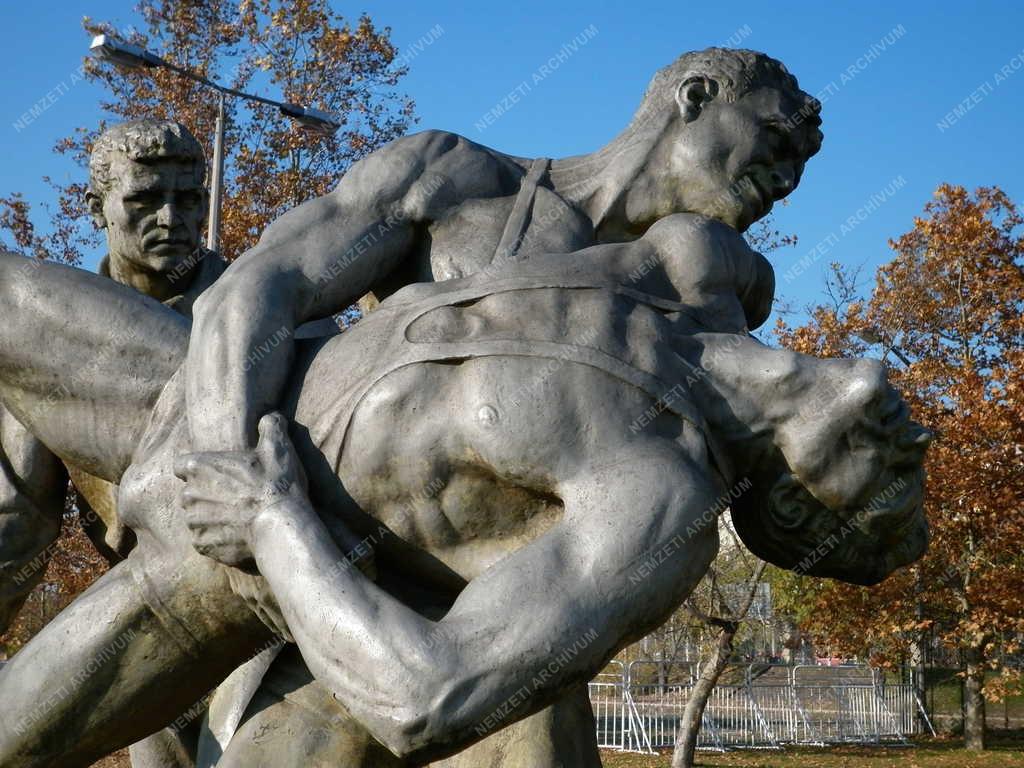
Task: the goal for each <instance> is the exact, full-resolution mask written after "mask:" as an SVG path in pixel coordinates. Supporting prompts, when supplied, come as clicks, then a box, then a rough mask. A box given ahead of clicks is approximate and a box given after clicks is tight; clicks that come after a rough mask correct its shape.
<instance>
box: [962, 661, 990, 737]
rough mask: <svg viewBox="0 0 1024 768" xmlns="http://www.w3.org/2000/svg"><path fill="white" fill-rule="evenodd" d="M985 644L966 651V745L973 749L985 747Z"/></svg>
mask: <svg viewBox="0 0 1024 768" xmlns="http://www.w3.org/2000/svg"><path fill="white" fill-rule="evenodd" d="M983 648H984V644H983V643H979V644H977V645H971V646H969V647H968V648H967V649H966V651H965V652H964V661H965V662H966V668H965V670H964V672H965V676H964V746H965V747H966V748H967V749H971V750H979V751H980V750H983V749H985V697H984V695H983V694H982V687H983V686H984V684H985V656H984V651H983Z"/></svg>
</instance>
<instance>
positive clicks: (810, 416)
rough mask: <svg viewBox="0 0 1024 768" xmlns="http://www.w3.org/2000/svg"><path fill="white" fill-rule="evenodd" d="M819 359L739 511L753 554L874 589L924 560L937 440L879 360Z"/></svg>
mask: <svg viewBox="0 0 1024 768" xmlns="http://www.w3.org/2000/svg"><path fill="white" fill-rule="evenodd" d="M806 360H807V361H812V360H813V363H812V364H811V365H812V366H813V370H814V374H815V375H814V377H813V378H812V379H809V380H810V381H812V382H813V383H811V384H809V385H808V386H807V387H805V388H802V389H801V390H800V391H801V394H800V395H799V396H797V397H793V398H791V399H792V400H793V402H787V403H784V404H782V405H783V410H786V411H788V412H790V413H792V414H793V415H792V416H791V417H790V418H787V419H786V420H785V421H784V422H783V423H782V425H781V426H780V427H779V428H778V429H777V430H776V432H775V435H774V436H773V442H774V445H775V447H776V450H771V451H766V452H761V453H760V454H759V455H758V457H757V459H758V460H756V461H752V462H748V466H749V467H750V468H751V475H750V479H751V481H752V483H751V487H750V489H749V490H748V491H746V492H745V493H743V494H742V495H741V496H740V497H739V499H738V500H737V501H736V502H735V503H734V504H733V506H732V517H733V522H734V524H735V526H736V530H737V532H738V533H739V534H740V537H741V538H742V539H743V541H744V543H745V544H746V545H747V547H748V548H749V549H750V550H751V551H752V552H753V553H754V554H756V555H757V556H759V557H761V558H763V559H765V560H768V561H769V562H771V563H773V564H775V565H778V566H779V567H782V568H787V569H792V570H796V571H797V572H800V573H804V574H807V575H813V576H829V577H832V578H837V579H842V580H843V581H849V582H853V583H856V584H875V583H877V582H879V581H881V580H882V579H884V578H885V577H886V576H888V575H889V574H890V573H891V572H892V571H894V570H895V569H896V568H899V567H901V566H904V565H908V564H910V563H912V562H914V561H915V560H917V558H919V557H920V556H921V555H923V554H924V551H925V549H926V548H927V545H928V523H927V521H926V519H925V517H924V512H923V509H922V497H923V492H924V491H923V489H924V470H923V462H924V454H925V450H926V448H927V446H928V443H929V442H930V440H931V433H930V432H928V430H926V429H924V428H923V427H921V426H920V425H918V424H916V423H915V422H913V421H911V420H910V419H909V416H908V408H907V405H906V403H905V402H904V401H903V400H902V399H901V398H900V397H899V395H898V394H897V393H896V391H895V390H894V389H893V388H892V387H891V386H890V385H889V383H888V381H887V379H886V375H885V369H884V368H883V367H882V365H881V364H880V363H878V362H877V361H873V360H815V359H813V358H806Z"/></svg>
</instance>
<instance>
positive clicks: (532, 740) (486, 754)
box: [430, 685, 601, 768]
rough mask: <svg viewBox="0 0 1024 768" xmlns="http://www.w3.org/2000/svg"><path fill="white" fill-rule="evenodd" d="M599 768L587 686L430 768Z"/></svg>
mask: <svg viewBox="0 0 1024 768" xmlns="http://www.w3.org/2000/svg"><path fill="white" fill-rule="evenodd" d="M481 765H486V766H498V767H500V768H565V767H566V766H572V767H573V768H601V755H600V753H599V752H598V749H597V736H596V728H595V724H594V713H593V710H592V709H591V707H590V697H589V695H588V694H587V686H585V685H583V686H580V687H578V688H575V689H573V690H572V691H570V692H569V693H568V694H566V695H565V696H563V697H562V698H561V699H560V700H559V701H557V702H556V703H555V704H552V705H551V706H550V707H548V708H547V709H545V710H542V711H541V712H538V713H537V714H535V715H531V716H530V717H527V718H526V719H524V720H520V721H519V722H517V723H514V724H512V725H510V726H509V727H508V728H504V729H502V730H500V731H498V732H497V733H494V734H492V735H490V736H488V737H487V738H486V739H484V740H483V741H480V742H477V743H476V744H474V745H473V746H471V747H469V748H468V749H466V750H464V751H462V752H460V753H459V754H457V755H453V756H452V757H449V758H447V759H446V760H442V761H440V762H436V763H431V764H430V768H477V766H481Z"/></svg>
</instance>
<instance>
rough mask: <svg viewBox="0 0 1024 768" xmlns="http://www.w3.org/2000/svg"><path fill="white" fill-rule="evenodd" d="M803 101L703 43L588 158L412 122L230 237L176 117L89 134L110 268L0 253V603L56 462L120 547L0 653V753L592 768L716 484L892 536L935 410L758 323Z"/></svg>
mask: <svg viewBox="0 0 1024 768" xmlns="http://www.w3.org/2000/svg"><path fill="white" fill-rule="evenodd" d="M819 111H820V105H819V104H818V103H817V102H816V101H815V100H814V99H813V98H811V97H810V96H809V95H808V94H806V93H804V92H803V91H801V90H800V88H799V87H798V85H797V82H796V80H795V78H794V77H793V76H792V75H791V74H789V73H788V72H787V71H786V69H785V67H784V66H783V65H782V64H781V63H779V62H778V61H776V60H774V59H771V58H769V57H767V56H765V55H763V54H760V53H755V52H753V51H744V50H727V49H708V50H705V51H700V52H695V53H688V54H685V55H683V56H681V57H680V58H679V59H678V60H677V61H675V62H674V63H673V64H671V65H669V66H667V67H665V68H664V69H662V70H661V71H659V72H658V73H657V74H656V75H655V77H654V79H653V80H652V82H651V84H650V86H649V88H648V89H647V92H646V94H645V95H644V97H643V100H642V102H641V105H640V108H639V110H638V112H637V114H636V115H635V117H634V118H633V120H632V121H631V122H630V124H629V125H628V126H627V127H626V129H625V130H624V131H623V132H622V133H621V134H620V135H619V136H618V137H616V138H615V139H614V140H613V141H612V142H610V143H609V144H608V145H607V146H605V147H603V148H601V149H599V150H598V151H596V152H594V153H592V154H589V155H582V156H578V157H569V158H564V159H554V160H549V159H543V158H541V159H526V158H520V157H512V156H509V155H506V154H502V153H501V152H498V151H496V150H493V149H490V148H487V147H484V146H481V145H479V144H476V143H474V142H472V141H469V140H468V139H465V138H463V137H461V136H458V135H455V134H451V133H445V132H443V131H425V132H423V133H418V134H414V135H411V136H407V137H404V138H401V139H398V140H397V141H395V142H393V143H391V144H389V145H387V146H385V147H384V148H382V149H380V150H378V151H376V152H374V153H373V154H371V155H369V156H368V157H366V158H365V159H363V160H362V161H360V162H358V163H356V164H355V165H354V166H352V168H351V169H350V170H349V171H348V173H346V174H345V176H344V177H343V178H342V179H341V180H340V182H339V184H338V186H337V188H336V189H335V190H334V191H333V192H331V193H330V194H328V195H326V196H324V197H322V198H318V199H315V200H311V201H310V202H307V203H304V204H302V205H300V206H298V207H296V208H295V209H294V210H292V211H289V212H288V213H286V214H285V215H283V216H282V217H281V218H280V219H279V220H277V221H275V222H274V223H273V224H272V225H271V226H270V227H268V229H267V230H266V232H264V233H263V235H262V237H261V238H260V241H259V243H258V244H257V245H256V246H255V247H253V248H252V249H251V250H250V251H248V252H247V253H245V254H244V255H242V256H241V257H240V258H239V259H238V260H237V261H235V262H234V263H232V264H231V265H230V266H227V265H226V264H225V263H224V262H223V261H222V260H221V259H220V257H219V256H218V255H217V254H216V253H212V252H209V251H206V250H203V249H201V248H200V247H199V236H200V230H201V226H202V222H203V221H204V219H205V215H206V207H207V197H206V192H205V188H204V176H205V163H204V159H203V152H202V149H201V148H200V146H199V144H198V143H197V141H196V140H195V138H194V137H192V135H191V134H190V133H189V132H188V130H187V129H186V128H184V127H183V126H182V125H179V124H177V123H174V122H167V121H136V122H131V123H126V124H122V125H117V126H114V127H112V128H110V129H109V130H107V131H106V132H105V133H104V134H103V135H102V136H101V137H100V139H99V140H98V142H97V144H96V146H95V150H94V152H93V155H92V160H91V164H90V178H89V194H88V200H87V202H88V205H89V208H90V210H91V212H92V214H93V216H94V217H95V221H96V223H97V225H98V226H99V227H101V228H103V229H105V231H106V234H107V238H108V244H109V254H108V256H107V258H106V259H104V261H103V264H102V266H101V269H100V272H101V274H92V273H90V272H86V271H83V270H80V269H75V268H72V267H67V266H62V265H58V264H55V263H51V262H46V261H41V260H37V259H26V258H24V257H21V256H18V255H15V254H11V253H6V252H0V307H2V315H3V322H2V323H0V402H2V404H3V408H4V410H3V414H2V421H0V446H2V450H3V457H2V464H3V470H4V471H3V480H2V484H0V631H2V630H3V629H4V628H6V626H7V625H8V624H9V623H10V621H11V620H12V618H13V616H14V615H15V614H16V612H17V610H18V609H19V607H20V605H21V603H22V602H23V601H24V599H25V596H26V595H27V593H28V592H29V591H30V590H31V589H32V587H33V586H34V585H35V584H36V583H37V582H38V581H39V579H40V578H41V577H42V575H43V572H44V570H45V566H46V559H47V554H48V552H49V549H48V548H49V546H50V544H51V542H52V541H53V540H54V538H55V537H56V535H57V532H58V529H59V525H60V519H61V512H62V507H63V499H64V491H65V487H66V485H67V477H68V474H69V473H70V476H71V478H72V480H73V481H74V483H75V485H76V487H77V488H78V490H79V493H80V494H81V495H82V496H83V498H84V499H86V500H88V502H89V505H90V507H91V509H92V510H93V511H92V512H91V513H90V516H89V519H90V520H92V521H93V524H92V525H91V526H90V532H91V533H92V534H93V537H94V539H95V540H96V543H97V546H98V547H99V548H100V549H101V550H102V551H103V552H104V554H105V555H107V556H108V557H109V558H110V560H111V561H112V563H114V564H113V566H112V567H111V569H110V571H109V572H108V573H106V574H105V575H104V576H103V577H102V578H100V579H99V580H98V581H97V582H96V583H95V584H94V585H93V586H92V587H91V588H90V589H89V590H88V591H86V592H85V593H84V594H82V595H81V596H80V597H79V598H77V599H76V600H75V601H74V602H73V603H72V604H71V605H70V606H69V607H68V608H67V609H65V610H64V611H63V612H62V613H61V614H60V615H58V616H57V618H56V619H54V620H53V621H52V622H51V623H50V624H49V625H47V626H46V627H45V629H43V631H42V632H40V633H39V634H38V635H37V636H36V637H35V638H33V639H32V641H31V642H29V643H28V645H26V646H25V647H24V648H22V649H21V650H20V651H19V652H18V653H17V654H15V655H14V657H13V658H12V660H11V661H10V662H9V663H8V664H7V665H6V666H5V667H4V668H3V669H2V670H0V711H2V715H0V768H71V767H78V766H89V765H91V764H92V762H94V761H95V760H97V759H99V758H100V757H101V756H103V755H106V754H108V753H110V752H112V751H115V750H117V749H120V748H122V747H125V746H127V745H133V746H132V748H131V753H132V761H133V765H134V766H135V768H182V767H184V766H189V767H194V766H203V767H204V768H210V767H212V766H219V767H220V768H228V767H230V768H252V767H254V766H255V767H266V768H309V767H311V766H312V767H314V768H316V767H320V766H343V767H344V768H385V767H387V768H392V767H393V768H398V767H400V766H402V767H411V766H426V765H431V766H445V767H447V768H455V767H458V768H479V767H480V766H487V767H488V768H490V767H491V766H503V767H505V768H591V767H595V768H596V766H599V765H600V761H599V757H598V753H597V747H596V740H595V726H594V719H593V714H592V712H591V710H590V704H589V701H588V698H587V692H586V683H587V681H588V680H590V679H591V678H592V677H593V676H594V675H595V674H596V673H597V672H598V671H599V670H600V669H601V668H602V667H603V666H604V665H605V664H606V662H607V661H608V660H609V659H610V658H612V657H613V656H614V655H615V654H616V652H618V651H619V650H620V649H621V648H623V647H624V646H626V645H627V644H629V643H631V642H633V641H635V640H637V639H639V638H641V637H643V636H644V635H645V634H646V633H648V632H650V631H651V630H653V629H655V628H656V627H658V626H659V625H660V624H661V623H662V622H664V621H665V620H666V619H667V618H668V617H669V615H670V614H671V613H672V612H673V611H674V610H675V609H676V608H678V606H679V605H680V604H681V603H682V602H683V601H684V600H685V599H686V597H687V596H688V595H689V594H690V592H691V591H692V590H693V589H694V587H695V586H696V585H697V583H698V582H699V581H700V579H701V577H702V576H703V575H704V573H705V571H706V569H707V568H708V566H709V564H710V563H711V562H712V560H713V559H714V557H715V555H716V552H717V549H718V525H717V514H718V513H719V512H720V511H721V506H722V505H721V503H720V499H721V498H722V497H723V495H725V496H726V497H732V498H733V501H732V504H731V510H730V513H731V515H732V519H733V522H734V524H735V526H736V528H737V530H738V531H739V533H740V535H741V537H742V538H743V540H744V542H745V543H746V545H747V546H748V547H749V548H750V549H751V550H752V551H753V552H754V553H755V554H757V555H758V556H760V557H762V558H764V559H766V560H768V561H770V562H772V563H774V564H776V565H779V566H781V567H784V568H794V567H797V566H798V564H799V565H800V566H801V570H803V571H806V572H807V573H809V574H811V575H813V576H827V577H833V578H840V579H844V580H847V581H851V582H856V583H865V584H869V583H874V582H877V581H879V580H881V579H882V578H884V577H885V576H886V575H888V574H889V573H890V572H892V571H893V570H894V569H896V568H898V567H900V566H903V565H906V564H908V563H910V562H913V561H914V560H915V559H916V558H917V557H919V556H920V555H921V554H922V552H923V551H924V548H925V546H926V544H927V524H926V522H925V519H924V517H923V514H922V511H921V494H922V483H923V475H922V469H921V466H922V461H923V455H924V451H925V448H926V445H927V442H928V440H929V434H928V433H927V432H926V431H925V430H923V429H922V428H921V427H919V426H918V425H916V424H915V423H914V422H912V421H911V420H910V419H909V416H908V412H907V407H906V404H905V403H904V402H903V401H902V400H901V399H900V398H899V396H898V395H897V394H896V393H895V391H894V390H893V389H892V388H891V387H890V386H889V384H888V383H887V381H886V376H885V372H884V369H883V368H882V366H881V365H880V364H879V363H878V362H877V361H870V360H822V359H816V358H811V357H807V356H804V355H800V354H796V353H793V352H789V351H786V350H781V349H775V348H771V347H768V346H765V345H764V344H762V343H760V342H759V341H757V340H756V339H755V338H753V337H752V336H751V335H750V333H749V331H750V330H751V329H754V328H757V327H758V326H760V325H761V324H763V323H764V322H765V320H766V318H767V316H768V314H769V312H770V310H771V306H772V300H773V295H774V288H775V285H774V275H773V271H772V267H771V266H770V264H769V263H768V262H767V260H766V259H765V258H764V257H763V256H762V255H760V254H758V253H756V252H754V251H753V250H751V249H750V248H749V247H748V245H747V244H746V242H745V241H744V239H743V237H742V236H741V233H742V232H743V231H745V230H746V229H747V228H748V227H749V226H750V225H751V224H752V223H754V222H755V221H757V220H758V219H760V218H762V217H763V216H765V215H766V214H767V213H768V212H769V210H770V209H771V207H772V204H773V202H774V201H776V200H781V199H782V198H784V197H785V196H786V195H788V194H789V193H790V192H792V191H793V189H795V188H796V186H797V184H798V183H799V181H800V178H801V175H802V174H803V171H804V164H805V163H806V162H807V160H808V159H809V158H810V157H811V156H812V155H814V154H815V153H816V152H817V151H818V149H819V147H820V144H821V132H820V130H819V126H820V117H819ZM360 299H362V306H363V307H364V311H365V314H364V317H363V318H362V319H361V320H360V321H359V322H358V323H356V324H355V325H354V326H352V327H351V328H349V329H348V330H346V331H345V332H343V333H338V332H337V328H336V326H335V325H333V323H331V321H330V318H331V316H332V315H334V314H336V313H338V312H340V311H341V310H343V309H344V308H345V307H347V306H349V305H351V304H352V303H353V302H355V301H357V300H360ZM325 319H326V321H325ZM332 331H333V332H332ZM737 489H742V490H737ZM894 489H895V490H894ZM879 499H883V500H884V502H883V503H879V501H878V500H879ZM812 553H813V556H810V555H812ZM808 563H809V565H807V564H808Z"/></svg>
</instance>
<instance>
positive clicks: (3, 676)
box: [0, 540, 273, 768]
mask: <svg viewBox="0 0 1024 768" xmlns="http://www.w3.org/2000/svg"><path fill="white" fill-rule="evenodd" d="M150 549H151V544H150V543H149V542H148V541H145V540H144V541H140V545H139V548H138V549H136V551H134V552H133V553H132V554H131V555H130V556H129V558H128V559H127V560H126V561H125V562H123V563H120V564H118V565H117V566H115V567H114V568H113V569H112V570H111V571H109V572H108V573H107V574H105V575H104V576H103V577H101V578H100V579H99V580H98V581H97V582H96V583H95V584H94V585H93V586H92V587H90V588H89V589H88V590H87V591H86V592H85V593H83V594H82V595H81V596H80V597H78V598H77V599H76V600H75V601H74V602H73V603H72V604H71V605H70V606H68V607H67V608H66V609H64V611H62V612H61V613H60V614H59V615H58V616H57V618H55V619H54V620H53V621H52V622H50V624H48V625H47V626H46V627H45V628H44V629H43V631H42V632H40V633H39V634H38V635H36V637H34V638H33V639H32V641H31V642H30V643H29V644H28V645H27V646H25V648H23V649H22V650H21V651H19V652H18V653H17V654H15V656H14V658H13V659H12V660H11V662H10V663H9V664H8V665H7V666H5V667H4V668H3V669H2V670H0V701H2V702H3V706H4V718H3V720H0V766H3V767H4V768H85V766H89V765H91V764H92V763H93V762H95V761H96V760H97V759H99V758H100V757H102V756H103V755H105V754H108V753H110V752H112V751H114V750H116V749H120V748H121V747H125V746H128V745H129V744H132V743H134V742H137V741H139V740H140V739H142V738H144V737H145V736H148V735H149V734H152V733H154V732H155V731H157V730H159V729H160V728H162V727H164V726H167V725H169V724H170V723H172V722H173V721H174V720H175V719H176V718H178V717H180V716H181V715H182V713H184V712H188V711H189V710H191V709H193V708H194V707H196V706H200V707H201V706H204V703H203V700H204V698H205V696H206V695H207V694H208V693H209V692H210V691H211V690H212V689H213V688H214V687H215V686H216V685H217V684H218V683H219V682H220V681H221V680H223V679H224V678H225V677H226V676H227V675H228V674H230V673H231V671H232V670H233V669H234V668H235V667H236V666H238V665H239V664H241V663H243V662H245V661H246V660H247V659H248V658H251V657H252V656H253V655H255V654H256V653H258V652H259V651H260V649H261V648H262V647H264V646H266V645H267V644H268V643H270V642H273V637H272V635H271V633H270V632H269V630H267V629H266V628H265V627H264V625H263V624H262V622H260V621H259V619H258V618H256V616H255V614H254V613H253V612H252V611H251V610H250V608H249V607H248V606H247V605H246V604H245V602H244V600H242V599H241V598H239V597H238V596H236V595H235V594H234V593H233V592H232V591H231V589H230V588H229V586H228V584H227V577H226V575H225V569H224V568H223V567H222V566H219V565H217V564H216V563H214V562H213V561H212V560H209V559H208V558H204V557H201V556H199V555H198V554H194V553H193V555H192V556H189V557H187V558H186V559H185V560H184V561H183V560H182V559H181V558H180V557H178V558H177V559H175V558H174V557H173V556H162V555H161V553H159V552H152V551H150V552H147V551H146V550H150ZM186 616H188V617H189V619H190V620H189V621H188V623H187V626H186V624H185V623H182V621H179V619H178V617H186Z"/></svg>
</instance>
